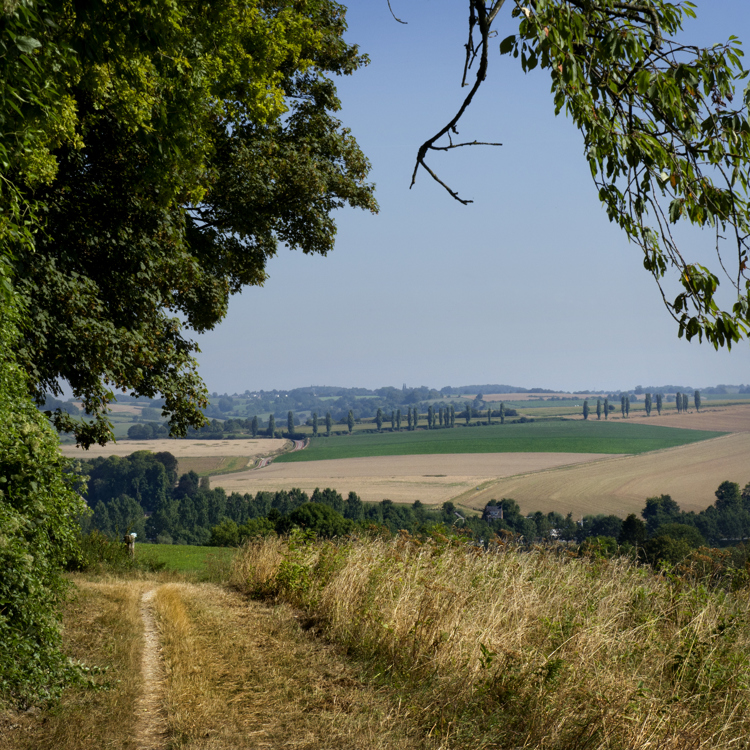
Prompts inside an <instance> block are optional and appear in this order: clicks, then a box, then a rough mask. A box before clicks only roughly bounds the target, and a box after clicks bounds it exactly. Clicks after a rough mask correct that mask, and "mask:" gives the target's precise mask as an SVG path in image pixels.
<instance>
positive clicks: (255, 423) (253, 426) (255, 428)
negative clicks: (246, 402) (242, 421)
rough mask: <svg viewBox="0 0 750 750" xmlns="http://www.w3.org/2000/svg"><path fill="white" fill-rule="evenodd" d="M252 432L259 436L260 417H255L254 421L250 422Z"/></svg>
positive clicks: (254, 435)
mask: <svg viewBox="0 0 750 750" xmlns="http://www.w3.org/2000/svg"><path fill="white" fill-rule="evenodd" d="M250 432H251V433H252V435H253V437H257V436H258V417H253V421H252V422H251V423H250Z"/></svg>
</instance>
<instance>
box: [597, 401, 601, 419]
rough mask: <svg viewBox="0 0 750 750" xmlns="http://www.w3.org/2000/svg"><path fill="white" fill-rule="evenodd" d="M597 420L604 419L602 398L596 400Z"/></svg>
mask: <svg viewBox="0 0 750 750" xmlns="http://www.w3.org/2000/svg"><path fill="white" fill-rule="evenodd" d="M596 418H597V419H601V418H602V400H601V399H600V398H598V399H596Z"/></svg>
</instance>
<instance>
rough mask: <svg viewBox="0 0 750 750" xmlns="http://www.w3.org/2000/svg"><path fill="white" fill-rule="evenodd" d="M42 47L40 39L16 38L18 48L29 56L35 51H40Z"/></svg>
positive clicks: (29, 37) (30, 37)
mask: <svg viewBox="0 0 750 750" xmlns="http://www.w3.org/2000/svg"><path fill="white" fill-rule="evenodd" d="M41 46H42V43H41V42H40V41H39V40H38V39H34V37H32V36H17V37H16V47H18V49H20V50H21V52H25V53H26V54H27V55H30V54H31V53H32V52H33V51H34V50H35V49H38V48H39V47H41Z"/></svg>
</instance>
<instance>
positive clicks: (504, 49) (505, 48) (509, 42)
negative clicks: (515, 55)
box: [500, 34, 516, 55]
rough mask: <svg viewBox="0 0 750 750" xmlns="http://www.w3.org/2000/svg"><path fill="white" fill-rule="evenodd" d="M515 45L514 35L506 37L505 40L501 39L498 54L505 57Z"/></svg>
mask: <svg viewBox="0 0 750 750" xmlns="http://www.w3.org/2000/svg"><path fill="white" fill-rule="evenodd" d="M515 43H516V35H515V34H511V35H510V36H506V37H505V39H503V41H502V42H500V54H501V55H507V54H508V53H509V52H510V51H511V50H512V49H513V47H514V45H515Z"/></svg>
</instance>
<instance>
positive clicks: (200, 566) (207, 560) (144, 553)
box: [135, 544, 236, 573]
mask: <svg viewBox="0 0 750 750" xmlns="http://www.w3.org/2000/svg"><path fill="white" fill-rule="evenodd" d="M135 550H136V557H142V558H144V559H147V560H148V561H149V562H154V563H159V564H163V565H164V568H165V569H166V570H171V571H175V572H177V573H205V572H208V571H210V570H211V569H212V568H217V567H222V566H226V565H228V564H229V563H230V562H231V560H232V557H233V556H234V553H235V552H236V550H235V549H233V548H232V547H194V546H192V545H189V544H136V547H135Z"/></svg>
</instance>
